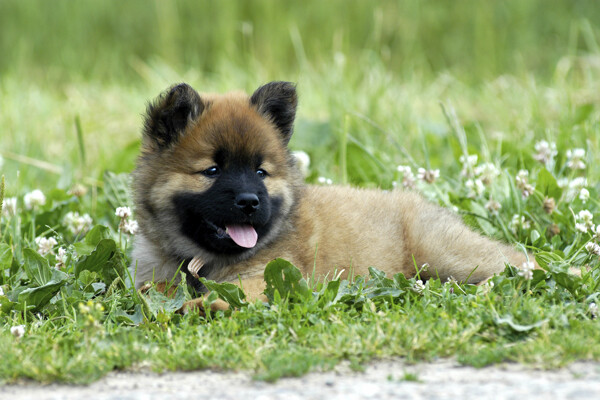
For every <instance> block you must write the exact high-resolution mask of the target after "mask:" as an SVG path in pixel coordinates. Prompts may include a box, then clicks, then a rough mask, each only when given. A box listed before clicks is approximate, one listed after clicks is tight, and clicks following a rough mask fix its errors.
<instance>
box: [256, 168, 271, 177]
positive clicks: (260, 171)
mask: <svg viewBox="0 0 600 400" xmlns="http://www.w3.org/2000/svg"><path fill="white" fill-rule="evenodd" d="M256 175H258V177H259V178H263V179H265V178H266V177H267V176H268V175H269V174H268V172H267V171H265V170H264V169H262V168H259V169H257V170H256Z"/></svg>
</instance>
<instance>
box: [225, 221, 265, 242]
mask: <svg viewBox="0 0 600 400" xmlns="http://www.w3.org/2000/svg"><path fill="white" fill-rule="evenodd" d="M225 228H226V229H227V230H226V232H227V234H228V235H229V236H231V239H232V240H233V241H234V242H235V243H236V244H237V245H238V246H241V247H247V248H251V247H254V246H256V241H257V240H258V234H257V233H256V231H255V230H254V228H253V227H252V225H226V226H225Z"/></svg>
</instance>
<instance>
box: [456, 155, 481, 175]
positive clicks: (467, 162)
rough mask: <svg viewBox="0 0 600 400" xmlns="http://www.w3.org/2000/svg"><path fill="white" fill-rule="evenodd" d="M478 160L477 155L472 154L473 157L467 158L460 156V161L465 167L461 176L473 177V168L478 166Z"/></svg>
mask: <svg viewBox="0 0 600 400" xmlns="http://www.w3.org/2000/svg"><path fill="white" fill-rule="evenodd" d="M477 158H478V157H477V154H471V155H469V156H467V157H466V158H465V156H464V155H462V156H460V158H459V159H458V160H459V161H460V162H461V163H462V165H463V169H462V171H460V174H461V175H462V176H467V177H470V176H471V171H473V168H474V167H475V165H476V164H477Z"/></svg>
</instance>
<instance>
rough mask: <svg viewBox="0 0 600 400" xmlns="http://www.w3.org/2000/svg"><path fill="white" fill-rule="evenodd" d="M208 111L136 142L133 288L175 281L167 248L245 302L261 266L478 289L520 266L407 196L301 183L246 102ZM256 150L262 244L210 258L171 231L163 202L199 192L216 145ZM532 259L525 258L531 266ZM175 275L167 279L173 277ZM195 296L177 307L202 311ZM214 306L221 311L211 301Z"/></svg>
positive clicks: (256, 293)
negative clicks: (273, 203)
mask: <svg viewBox="0 0 600 400" xmlns="http://www.w3.org/2000/svg"><path fill="white" fill-rule="evenodd" d="M202 98H203V99H204V100H205V101H207V103H209V106H208V107H207V109H206V110H205V111H204V112H203V113H202V114H201V115H200V116H199V118H198V119H197V120H195V121H192V122H191V123H190V124H189V126H188V127H187V128H186V132H185V134H184V135H183V136H182V138H181V140H180V141H179V142H177V143H176V144H175V145H174V146H173V147H172V148H170V149H168V150H167V151H164V152H157V151H156V149H155V146H154V145H153V144H152V143H150V142H149V141H148V139H147V138H146V139H145V142H144V143H143V147H142V156H141V157H140V159H139V161H138V167H137V169H136V171H135V173H134V182H135V183H134V189H135V193H136V204H137V205H138V207H137V212H138V219H139V222H140V226H141V228H142V234H141V235H139V236H138V237H137V238H136V244H135V249H134V253H133V258H134V260H135V261H134V263H133V265H132V270H136V269H137V276H136V279H137V281H136V285H137V286H138V287H140V286H141V285H143V284H144V283H145V282H146V281H148V280H152V279H154V280H155V281H164V280H167V279H171V278H173V277H174V275H175V272H176V271H177V268H178V265H177V263H176V262H175V261H174V259H172V258H171V257H170V255H169V254H170V252H171V251H172V250H173V249H177V253H178V254H180V255H181V256H182V257H185V258H192V257H198V258H199V259H202V260H203V261H206V262H207V263H213V264H215V265H218V267H219V268H216V269H215V270H214V272H213V273H212V274H211V275H210V276H209V277H208V278H209V279H213V280H216V281H219V282H226V281H227V282H232V283H236V284H237V283H239V281H240V279H241V283H242V286H243V287H244V290H245V292H246V294H247V296H248V297H249V298H250V299H258V298H264V297H263V296H262V291H263V290H264V281H263V272H264V267H265V265H266V264H267V263H268V262H269V261H271V260H273V259H275V258H278V257H280V258H284V259H287V260H289V261H290V262H292V263H293V264H294V265H296V266H297V267H298V268H299V269H300V270H301V271H302V273H303V274H304V275H305V276H309V275H312V274H313V272H314V273H315V274H316V276H318V277H325V276H328V277H329V278H332V277H333V273H334V271H338V272H339V271H342V270H343V272H342V277H343V278H345V277H347V276H349V275H350V274H352V275H367V274H368V268H369V267H371V266H373V267H376V268H378V269H381V270H383V271H384V272H386V273H387V274H388V276H390V275H393V274H396V273H398V272H402V273H403V274H405V275H406V276H407V277H411V276H414V275H415V273H416V270H417V269H418V268H420V267H421V266H422V265H423V264H425V263H428V264H429V268H428V269H427V270H426V271H423V272H421V277H423V278H431V277H439V278H441V279H442V280H446V279H448V278H449V277H453V278H454V279H456V280H458V281H468V282H472V283H477V282H481V281H484V280H485V279H487V278H489V277H490V276H492V275H493V274H495V273H499V272H501V271H502V270H503V269H504V266H505V263H510V264H513V265H517V266H520V265H521V264H522V263H523V262H525V261H526V260H527V255H526V254H525V253H523V252H518V251H516V250H514V249H513V248H512V247H510V246H508V245H505V244H501V243H499V242H497V241H493V240H490V239H488V238H485V237H483V236H481V235H479V234H477V233H475V232H473V231H471V230H469V229H468V228H467V227H466V226H465V225H464V224H463V223H462V222H461V221H460V220H459V219H458V218H457V217H456V216H455V215H453V214H452V213H451V212H449V211H447V210H444V209H442V208H440V207H438V206H436V205H433V204H431V203H429V202H427V201H425V200H424V199H423V198H422V197H421V196H419V195H418V194H416V193H413V192H405V191H400V190H395V191H391V192H384V191H381V190H368V189H354V188H350V187H336V186H333V187H321V186H310V185H309V186H304V185H303V184H302V178H301V175H300V173H299V171H298V169H297V168H296V167H295V166H294V164H293V161H290V160H291V158H290V157H291V156H290V154H289V152H288V150H287V148H286V146H285V143H283V142H282V140H281V139H280V137H279V132H278V131H277V129H276V127H275V126H274V125H273V123H271V122H270V121H269V120H268V119H266V118H264V117H263V116H262V115H261V114H260V113H259V112H257V110H256V109H255V108H253V107H251V106H250V105H249V101H248V96H246V95H243V94H233V95H224V96H206V95H205V96H202ZM223 147H224V148H227V149H228V150H230V151H238V150H239V151H244V152H249V153H259V154H261V155H262V156H263V164H262V166H261V167H262V168H264V169H265V170H267V171H268V172H269V176H268V177H267V178H266V179H265V185H266V187H267V190H268V192H269V195H270V196H279V197H281V198H282V199H283V205H282V209H283V212H284V218H282V219H281V220H279V221H277V222H276V228H275V229H274V230H273V232H272V234H269V235H271V236H269V237H268V238H266V239H264V241H263V242H262V244H261V245H257V246H256V249H252V250H250V251H249V253H248V254H246V255H245V256H242V257H236V256H232V257H217V256H215V255H214V254H209V253H207V252H205V251H204V250H203V249H201V248H199V247H198V246H197V245H196V244H195V243H193V242H192V241H191V240H190V239H188V238H186V237H184V236H183V235H182V234H180V233H179V226H178V221H177V219H176V218H174V217H173V211H172V210H171V208H172V207H173V206H172V204H171V203H170V199H171V196H172V195H173V194H174V193H176V192H177V191H182V190H185V191H192V192H198V193H200V192H203V191H206V190H207V189H208V188H209V187H210V185H211V183H212V182H211V180H210V179H208V178H206V177H202V176H198V175H197V174H196V172H197V171H200V170H203V169H206V168H208V167H209V166H210V165H211V163H213V161H212V154H213V153H214V152H215V151H216V149H218V148H223ZM532 261H533V260H532ZM175 278H176V277H175ZM201 304H202V299H197V300H195V301H193V302H190V303H188V304H187V305H186V307H187V308H193V307H201ZM214 307H215V308H223V304H222V303H218V304H216V305H215V306H214Z"/></svg>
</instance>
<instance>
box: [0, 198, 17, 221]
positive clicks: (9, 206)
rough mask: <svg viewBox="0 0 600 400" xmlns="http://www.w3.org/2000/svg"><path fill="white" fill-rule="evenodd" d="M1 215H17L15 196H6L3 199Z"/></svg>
mask: <svg viewBox="0 0 600 400" xmlns="http://www.w3.org/2000/svg"><path fill="white" fill-rule="evenodd" d="M2 215H4V216H5V217H12V216H15V215H17V198H16V197H7V198H5V199H4V203H3V204H2Z"/></svg>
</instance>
